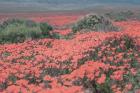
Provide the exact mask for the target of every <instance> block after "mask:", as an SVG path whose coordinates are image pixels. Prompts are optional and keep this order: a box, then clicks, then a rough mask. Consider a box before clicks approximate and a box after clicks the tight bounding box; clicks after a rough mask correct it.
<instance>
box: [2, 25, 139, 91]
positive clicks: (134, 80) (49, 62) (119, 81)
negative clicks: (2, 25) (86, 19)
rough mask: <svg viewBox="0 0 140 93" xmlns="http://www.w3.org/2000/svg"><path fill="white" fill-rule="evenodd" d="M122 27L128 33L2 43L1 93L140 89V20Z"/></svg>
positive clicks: (86, 34) (93, 34)
mask: <svg viewBox="0 0 140 93" xmlns="http://www.w3.org/2000/svg"><path fill="white" fill-rule="evenodd" d="M116 25H120V26H124V31H121V32H108V33H104V32H88V33H77V34H76V35H75V36H74V38H73V39H70V40H64V39H60V40H56V39H40V40H32V41H26V42H24V43H18V44H4V45H0V76H1V77H0V93H19V92H20V93H86V91H87V90H88V89H89V91H92V92H94V93H102V92H101V91H105V92H106V93H128V91H130V92H136V93H139V90H140V79H139V75H140V69H139V68H140V31H139V30H140V27H139V25H140V22H121V23H116ZM134 25H135V27H133V26H134Z"/></svg>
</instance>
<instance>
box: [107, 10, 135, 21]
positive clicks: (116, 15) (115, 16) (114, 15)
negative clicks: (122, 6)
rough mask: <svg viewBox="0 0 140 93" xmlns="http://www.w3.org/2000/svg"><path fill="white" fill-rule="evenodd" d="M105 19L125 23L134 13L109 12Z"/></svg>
mask: <svg viewBox="0 0 140 93" xmlns="http://www.w3.org/2000/svg"><path fill="white" fill-rule="evenodd" d="M105 15H106V16H107V17H109V18H110V19H112V20H114V21H127V20H128V19H132V18H133V17H134V13H133V12H132V11H130V10H128V11H121V12H110V13H106V14H105Z"/></svg>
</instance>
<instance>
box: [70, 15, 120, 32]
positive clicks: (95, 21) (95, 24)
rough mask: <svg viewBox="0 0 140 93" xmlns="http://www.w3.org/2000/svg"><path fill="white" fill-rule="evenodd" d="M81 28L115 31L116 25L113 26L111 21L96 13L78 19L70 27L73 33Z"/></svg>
mask: <svg viewBox="0 0 140 93" xmlns="http://www.w3.org/2000/svg"><path fill="white" fill-rule="evenodd" d="M81 30H91V31H117V30H118V29H117V27H115V26H113V24H112V23H111V21H109V20H108V19H106V18H105V17H104V16H98V15H94V14H91V15H87V16H85V17H83V18H82V19H80V20H79V21H78V22H77V23H75V24H74V26H73V27H72V31H73V32H74V33H76V32H78V31H81Z"/></svg>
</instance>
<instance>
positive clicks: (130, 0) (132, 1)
mask: <svg viewBox="0 0 140 93" xmlns="http://www.w3.org/2000/svg"><path fill="white" fill-rule="evenodd" d="M0 2H22V3H24V2H26V3H30V2H35V3H36V2H39V3H42V2H43V3H59V4H61V3H85V2H86V3H124V4H125V3H126V4H127V3H129V4H140V0H0Z"/></svg>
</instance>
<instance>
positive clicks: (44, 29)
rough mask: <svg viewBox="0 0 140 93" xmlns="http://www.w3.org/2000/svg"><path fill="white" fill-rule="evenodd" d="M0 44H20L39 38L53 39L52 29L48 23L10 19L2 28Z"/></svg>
mask: <svg viewBox="0 0 140 93" xmlns="http://www.w3.org/2000/svg"><path fill="white" fill-rule="evenodd" d="M0 27H1V28H0V29H1V30H0V43H18V42H24V41H25V40H30V39H31V40H32V39H38V38H52V34H51V32H50V31H52V27H51V26H50V25H49V24H48V23H40V24H39V23H35V22H34V21H31V20H21V19H8V20H6V21H4V22H3V23H2V24H1V26H0Z"/></svg>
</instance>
